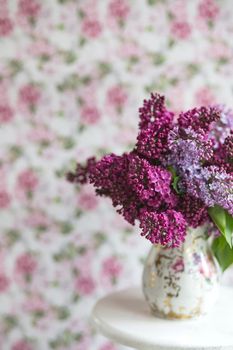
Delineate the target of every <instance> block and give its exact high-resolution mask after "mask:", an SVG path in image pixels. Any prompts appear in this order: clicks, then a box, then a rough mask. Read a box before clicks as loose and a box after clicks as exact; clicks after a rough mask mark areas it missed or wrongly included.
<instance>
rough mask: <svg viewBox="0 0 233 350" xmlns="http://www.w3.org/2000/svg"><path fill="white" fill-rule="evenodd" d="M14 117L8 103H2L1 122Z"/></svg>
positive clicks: (0, 109) (0, 106)
mask: <svg viewBox="0 0 233 350" xmlns="http://www.w3.org/2000/svg"><path fill="white" fill-rule="evenodd" d="M13 117H14V113H13V110H12V108H11V107H10V106H9V105H7V104H2V105H0V123H8V122H10V121H11V120H12V119H13Z"/></svg>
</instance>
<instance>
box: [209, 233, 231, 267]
mask: <svg viewBox="0 0 233 350" xmlns="http://www.w3.org/2000/svg"><path fill="white" fill-rule="evenodd" d="M212 251H213V253H214V255H215V257H216V259H217V260H218V263H219V265H220V267H221V269H222V271H225V270H226V269H227V268H228V267H229V266H230V265H232V264H233V249H232V248H230V246H229V244H228V243H227V242H226V239H225V238H224V237H223V236H220V237H218V238H216V239H215V240H214V242H213V244H212Z"/></svg>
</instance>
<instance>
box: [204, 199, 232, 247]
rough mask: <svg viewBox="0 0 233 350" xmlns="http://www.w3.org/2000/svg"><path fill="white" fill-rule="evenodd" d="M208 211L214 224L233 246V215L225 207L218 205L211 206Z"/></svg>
mask: <svg viewBox="0 0 233 350" xmlns="http://www.w3.org/2000/svg"><path fill="white" fill-rule="evenodd" d="M208 213H209V215H210V217H211V219H212V220H213V222H214V224H215V225H216V226H217V228H218V229H219V231H220V232H221V233H222V235H223V236H224V237H225V239H226V241H227V243H228V244H229V246H230V248H232V236H233V217H232V216H231V215H230V214H229V213H228V212H227V211H226V210H225V209H223V208H221V207H219V206H218V205H215V206H214V207H211V208H209V209H208Z"/></svg>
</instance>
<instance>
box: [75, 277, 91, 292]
mask: <svg viewBox="0 0 233 350" xmlns="http://www.w3.org/2000/svg"><path fill="white" fill-rule="evenodd" d="M95 287H96V285H95V281H94V280H93V278H92V277H91V276H89V275H86V276H78V277H77V279H76V281H75V290H76V292H77V293H78V294H81V295H90V294H92V293H93V292H94V290H95Z"/></svg>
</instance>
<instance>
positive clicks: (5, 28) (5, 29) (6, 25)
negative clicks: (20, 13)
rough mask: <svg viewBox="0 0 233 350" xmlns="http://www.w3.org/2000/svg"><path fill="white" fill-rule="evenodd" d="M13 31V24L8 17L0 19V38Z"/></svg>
mask: <svg viewBox="0 0 233 350" xmlns="http://www.w3.org/2000/svg"><path fill="white" fill-rule="evenodd" d="M12 30H13V23H12V21H11V19H10V18H8V17H0V36H8V35H10V34H11V32H12Z"/></svg>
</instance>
